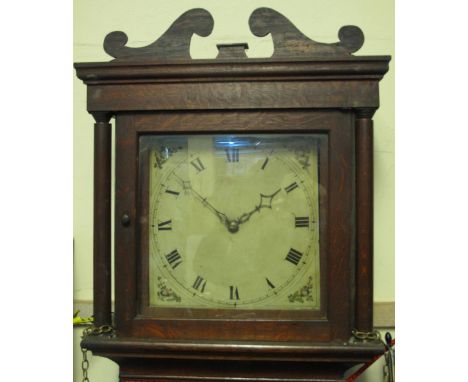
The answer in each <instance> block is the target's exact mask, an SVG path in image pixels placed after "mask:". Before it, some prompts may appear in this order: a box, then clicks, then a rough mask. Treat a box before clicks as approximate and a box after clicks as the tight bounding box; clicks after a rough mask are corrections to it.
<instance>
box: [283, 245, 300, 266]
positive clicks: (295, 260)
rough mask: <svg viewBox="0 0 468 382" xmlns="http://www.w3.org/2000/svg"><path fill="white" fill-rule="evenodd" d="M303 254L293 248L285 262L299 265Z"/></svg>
mask: <svg viewBox="0 0 468 382" xmlns="http://www.w3.org/2000/svg"><path fill="white" fill-rule="evenodd" d="M301 257H302V253H301V252H299V251H297V250H295V249H294V248H291V249H290V250H289V252H288V255H287V256H286V258H285V260H287V261H289V262H290V263H292V264H294V265H297V264H299V261H301Z"/></svg>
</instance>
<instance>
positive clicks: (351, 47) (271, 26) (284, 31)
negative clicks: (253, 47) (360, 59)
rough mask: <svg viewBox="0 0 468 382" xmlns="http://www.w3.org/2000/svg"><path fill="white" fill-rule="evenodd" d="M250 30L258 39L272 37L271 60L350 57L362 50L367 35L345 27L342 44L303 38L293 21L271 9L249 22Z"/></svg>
mask: <svg viewBox="0 0 468 382" xmlns="http://www.w3.org/2000/svg"><path fill="white" fill-rule="evenodd" d="M249 25H250V30H251V31H252V33H253V34H254V35H255V36H257V37H264V36H266V35H268V34H271V37H272V39H273V45H274V52H273V55H272V57H275V58H277V57H288V58H291V57H323V56H347V55H350V54H351V53H353V52H356V51H357V50H359V49H360V48H361V46H362V44H363V43H364V34H363V33H362V31H361V29H360V28H359V27H357V26H354V25H346V26H343V27H342V28H341V29H340V30H339V32H338V38H339V40H340V42H337V43H332V44H324V43H319V42H316V41H314V40H311V39H309V38H308V37H306V36H304V34H302V33H301V32H300V31H299V29H297V28H296V27H295V26H294V24H293V23H291V21H289V20H288V19H287V18H286V17H285V16H283V15H282V14H281V13H279V12H277V11H275V10H273V9H271V8H258V9H256V10H255V11H254V12H253V13H252V15H251V16H250V19H249Z"/></svg>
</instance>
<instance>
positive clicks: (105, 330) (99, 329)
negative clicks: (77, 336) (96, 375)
mask: <svg viewBox="0 0 468 382" xmlns="http://www.w3.org/2000/svg"><path fill="white" fill-rule="evenodd" d="M113 333H114V328H113V327H112V326H110V325H102V326H89V327H87V328H85V329H84V330H83V334H82V335H81V339H85V338H86V337H87V336H98V335H100V334H113ZM81 354H83V360H82V361H81V370H82V372H83V379H82V382H89V378H88V369H89V361H88V349H86V348H85V347H81Z"/></svg>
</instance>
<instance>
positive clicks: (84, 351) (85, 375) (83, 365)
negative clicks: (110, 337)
mask: <svg viewBox="0 0 468 382" xmlns="http://www.w3.org/2000/svg"><path fill="white" fill-rule="evenodd" d="M81 353H82V354H83V360H82V361H81V370H82V371H83V382H89V378H88V368H89V361H88V354H87V353H88V349H86V348H81Z"/></svg>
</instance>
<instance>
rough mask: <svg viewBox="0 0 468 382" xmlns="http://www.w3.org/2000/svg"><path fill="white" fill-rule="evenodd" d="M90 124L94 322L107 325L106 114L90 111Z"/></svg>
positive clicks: (108, 158)
mask: <svg viewBox="0 0 468 382" xmlns="http://www.w3.org/2000/svg"><path fill="white" fill-rule="evenodd" d="M92 114H93V117H94V119H95V121H96V123H95V124H94V221H93V223H94V225H93V238H94V242H93V259H94V260H93V265H94V266H93V289H94V295H93V296H94V302H93V311H94V325H96V326H101V325H111V324H112V317H111V139H112V129H111V124H110V123H109V120H110V118H111V116H112V115H111V114H110V113H105V112H99V113H92Z"/></svg>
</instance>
